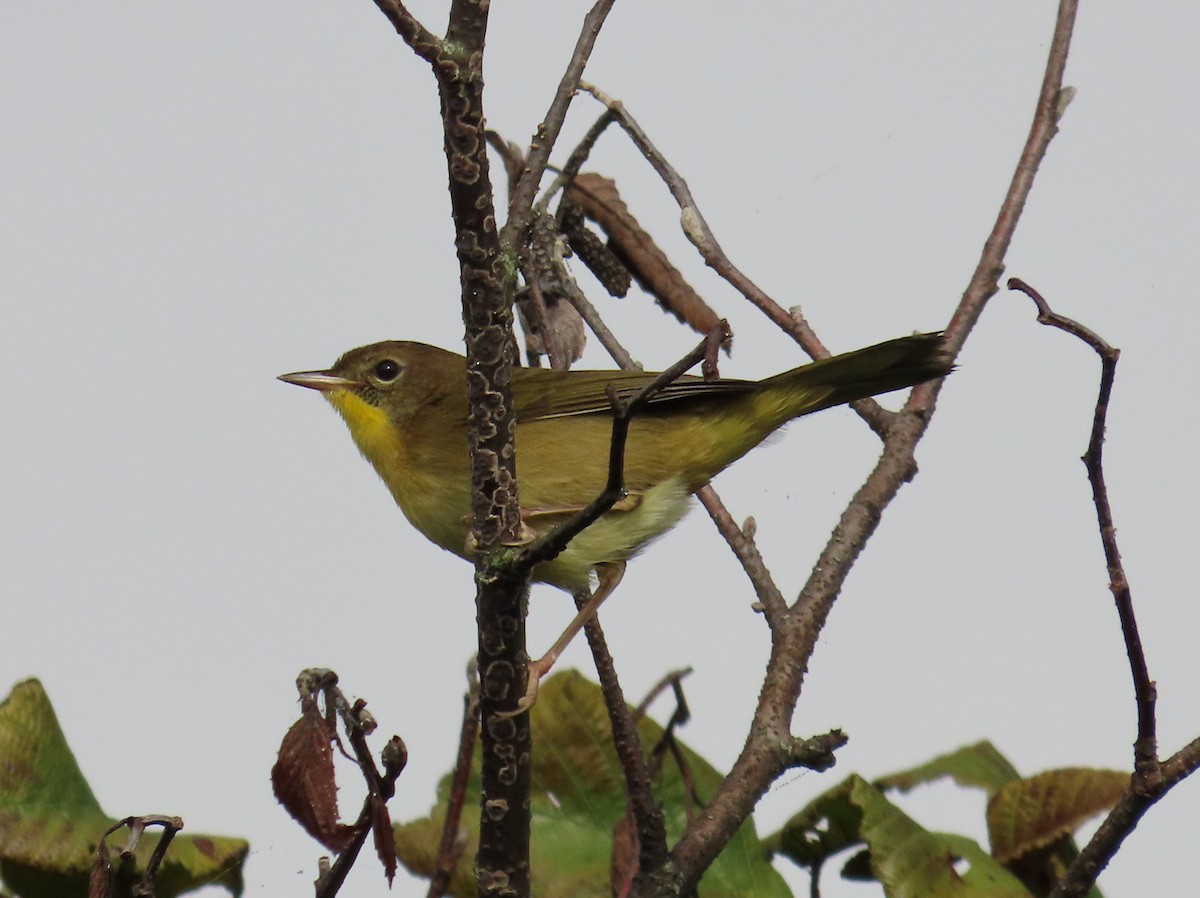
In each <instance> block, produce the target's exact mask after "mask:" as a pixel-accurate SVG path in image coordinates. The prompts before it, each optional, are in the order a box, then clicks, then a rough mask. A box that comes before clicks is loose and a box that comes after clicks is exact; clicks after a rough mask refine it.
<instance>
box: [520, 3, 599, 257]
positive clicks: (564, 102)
mask: <svg viewBox="0 0 1200 898" xmlns="http://www.w3.org/2000/svg"><path fill="white" fill-rule="evenodd" d="M613 2H614V0H596V3H595V4H594V5H593V6H592V8H591V10H590V11H589V12H588V14H587V15H586V16H585V17H584V20H583V27H582V29H581V30H580V33H579V39H578V40H577V41H576V42H575V52H574V53H572V54H571V61H570V62H569V63H568V64H567V70H566V71H565V72H563V76H562V79H561V80H560V81H559V82H558V90H557V91H555V93H554V99H553V100H552V101H551V103H550V108H549V109H548V110H546V115H545V117H544V118H543V119H542V121H541V124H539V125H538V127H537V130H536V131H535V132H534V135H533V138H532V139H531V140H530V143H529V155H528V156H527V157H526V160H525V173H524V174H523V175H522V176H521V180H520V181H519V182H518V183H517V186H516V189H514V190H513V192H512V196H511V198H510V199H509V204H508V220H507V221H506V222H505V223H504V230H503V231H502V232H501V235H500V240H501V243H503V244H504V245H505V246H507V247H509V248H512V247H515V246H516V245H517V244H518V243H520V242H521V241H522V239H523V238H522V236H521V235H523V234H524V233H525V231H526V229H527V228H528V227H529V216H530V214H531V210H532V208H533V198H534V197H535V196H536V195H537V191H538V186H539V185H540V184H541V182H542V174H543V173H544V172H545V171H546V163H548V162H549V161H550V151H551V150H553V149H554V145H555V143H556V142H557V141H558V135H559V132H560V131H561V130H562V126H563V122H564V121H565V120H566V117H567V109H568V108H569V107H570V105H571V100H572V98H573V97H574V96H575V91H576V90H578V89H579V81H580V79H581V78H582V77H583V70H584V68H586V66H587V62H588V59H589V58H590V57H591V55H592V48H593V47H594V46H595V45H596V38H597V36H598V35H599V34H600V29H601V28H602V27H603V26H604V20H605V19H606V18H608V12H609V10H610V9H612V5H613Z"/></svg>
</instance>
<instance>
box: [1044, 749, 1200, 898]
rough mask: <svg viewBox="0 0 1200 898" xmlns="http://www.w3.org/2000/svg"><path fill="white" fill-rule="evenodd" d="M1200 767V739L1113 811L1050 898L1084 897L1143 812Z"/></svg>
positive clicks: (1126, 796)
mask: <svg viewBox="0 0 1200 898" xmlns="http://www.w3.org/2000/svg"><path fill="white" fill-rule="evenodd" d="M1198 768H1200V739H1194V740H1192V741H1191V742H1189V743H1188V744H1187V745H1186V746H1184V747H1183V748H1181V749H1180V750H1179V751H1177V752H1176V753H1175V754H1173V755H1172V756H1171V757H1169V758H1167V760H1165V761H1163V763H1162V766H1161V771H1162V776H1161V777H1160V778H1159V779H1158V781H1157V782H1156V783H1154V784H1152V785H1151V786H1150V787H1149V788H1148V789H1146V788H1143V789H1141V790H1139V789H1138V788H1137V787H1136V786H1134V785H1131V786H1130V788H1129V790H1128V791H1127V792H1126V793H1125V794H1124V795H1123V796H1122V797H1121V799H1120V800H1119V801H1118V802H1117V803H1116V805H1114V806H1113V809H1112V810H1111V811H1109V813H1108V816H1107V817H1105V818H1104V822H1103V823H1101V824H1100V828H1099V829H1097V830H1096V832H1095V834H1094V835H1093V836H1092V838H1091V839H1089V840H1088V843H1087V845H1085V846H1084V847H1083V849H1082V850H1081V851H1080V852H1079V855H1078V856H1077V857H1076V858H1075V860H1074V861H1072V863H1071V866H1070V867H1068V868H1067V872H1066V873H1065V874H1064V875H1063V878H1062V879H1061V880H1060V881H1059V882H1058V884H1057V885H1056V886H1055V887H1054V889H1053V891H1051V892H1050V895H1049V898H1083V896H1084V895H1086V894H1088V890H1089V889H1090V888H1091V887H1092V885H1093V884H1094V883H1095V882H1096V878H1097V877H1098V876H1099V875H1100V873H1101V872H1102V871H1103V870H1104V868H1105V867H1106V866H1107V865H1108V862H1109V861H1110V860H1112V858H1113V855H1115V854H1116V853H1117V851H1118V849H1120V847H1121V844H1122V843H1123V842H1124V841H1125V839H1126V837H1128V836H1129V834H1130V833H1132V832H1133V830H1134V827H1136V826H1137V824H1138V821H1139V820H1141V819H1142V815H1143V814H1145V813H1146V811H1148V810H1149V809H1150V808H1151V807H1152V806H1153V805H1154V804H1155V803H1156V802H1158V800H1159V799H1161V798H1162V797H1163V796H1164V795H1166V794H1167V793H1168V792H1169V791H1171V789H1172V788H1173V787H1175V786H1176V785H1178V784H1179V783H1180V782H1182V781H1183V780H1184V779H1186V778H1187V777H1189V776H1191V775H1192V774H1193V773H1195V772H1196V770H1197V769H1198Z"/></svg>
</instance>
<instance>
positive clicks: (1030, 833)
mask: <svg viewBox="0 0 1200 898" xmlns="http://www.w3.org/2000/svg"><path fill="white" fill-rule="evenodd" d="M1128 788H1129V774H1128V773H1122V772H1121V771H1119V770H1095V769H1092V768H1087V767H1067V768H1063V769H1061V770H1049V771H1047V772H1045V773H1039V774H1037V775H1036V776H1031V777H1029V778H1028V779H1021V780H1016V781H1014V782H1011V783H1009V784H1008V785H1006V786H1005V787H1004V788H1002V789H1001V790H1000V791H999V792H997V793H996V794H995V795H994V796H993V797H992V799H991V801H989V802H988V809H987V822H988V838H989V839H990V840H991V843H992V854H993V855H995V856H996V857H997V858H998V859H999V860H1001V861H1003V862H1006V863H1007V862H1010V861H1014V860H1016V859H1018V858H1021V857H1023V856H1024V855H1027V854H1029V853H1031V852H1034V851H1038V850H1040V849H1043V848H1048V847H1050V846H1051V845H1053V844H1054V843H1056V842H1058V841H1059V840H1060V839H1061V838H1062V837H1063V836H1068V835H1070V834H1071V833H1073V832H1074V831H1075V830H1076V829H1077V828H1078V827H1079V826H1080V825H1081V824H1083V823H1084V822H1085V821H1087V820H1088V819H1089V818H1091V817H1094V816H1096V815H1097V814H1099V813H1102V812H1104V811H1107V810H1108V809H1109V808H1111V807H1112V806H1113V805H1114V804H1116V803H1117V800H1118V799H1120V797H1121V796H1122V795H1123V794H1124V793H1125V791H1126V790H1127V789H1128Z"/></svg>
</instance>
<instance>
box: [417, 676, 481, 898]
mask: <svg viewBox="0 0 1200 898" xmlns="http://www.w3.org/2000/svg"><path fill="white" fill-rule="evenodd" d="M467 679H468V686H467V693H466V695H464V696H463V717H462V728H461V729H460V730H459V734H458V755H457V757H456V758H455V760H454V776H453V778H452V779H451V781H450V796H449V798H448V799H447V801H446V820H445V822H444V823H443V824H442V838H441V841H440V842H439V843H438V854H437V864H436V868H435V870H434V874H433V876H431V877H430V878H429V891H428V892H427V893H426V898H441V896H442V895H444V894H445V893H446V889H447V888H448V887H449V885H450V877H451V876H452V875H453V874H454V868H455V867H456V866H458V860H459V858H460V857H461V856H462V852H463V847H464V846H463V844H462V841H461V839H460V838H459V832H458V827H459V823H460V822H461V820H462V811H463V806H464V805H465V804H466V801H467V785H468V783H469V782H470V779H471V759H472V758H473V757H474V756H475V743H476V741H477V740H478V739H479V676H478V674H477V673H476V671H475V670H474V666H472V669H471V671H470V672H469V673H468V676H467Z"/></svg>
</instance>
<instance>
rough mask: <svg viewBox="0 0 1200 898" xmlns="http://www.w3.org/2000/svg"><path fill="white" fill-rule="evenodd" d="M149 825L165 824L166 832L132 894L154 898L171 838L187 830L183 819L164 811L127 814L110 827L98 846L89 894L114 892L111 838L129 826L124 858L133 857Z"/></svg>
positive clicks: (152, 853) (164, 829)
mask: <svg viewBox="0 0 1200 898" xmlns="http://www.w3.org/2000/svg"><path fill="white" fill-rule="evenodd" d="M148 826H161V827H162V828H163V833H162V836H160V837H159V840H158V844H157V845H155V846H154V851H152V852H151V853H150V858H149V860H147V861H146V869H145V870H143V871H142V876H141V879H139V880H138V882H137V883H136V884H135V885H134V886H133V889H132V890H131V894H132V895H133V896H134V898H154V887H155V883H156V881H157V878H158V869H159V867H161V866H162V862H163V858H165V857H166V855H167V849H168V848H169V847H170V846H171V840H172V839H174V838H175V833H177V832H179V831H180V830H181V829H183V820H182V819H180V818H179V817H168V816H166V815H163V814H146V815H144V816H141V817H125V818H124V819H122V820H118V821H117V822H116V823H114V824H113V825H112V826H110V827H109V828H108V829H106V830H105V831H104V835H102V836H101V837H100V842H99V844H98V845H97V846H96V862H95V864H94V866H93V868H92V874H91V879H90V880H89V883H88V894H89V896H98V895H110V894H112V876H113V871H112V864H111V862H110V861H109V851H108V843H107V840H108V837H109V836H111V835H112V834H113V833H115V832H116V831H117V830H119V829H121V828H122V827H128V828H129V838H128V839H126V840H125V847H123V848H122V849H121V857H122V858H131V857H133V852H134V851H135V849H136V848H137V846H138V843H139V842H140V841H141V840H142V836H143V835H145V832H146V827H148Z"/></svg>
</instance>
